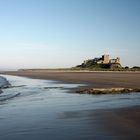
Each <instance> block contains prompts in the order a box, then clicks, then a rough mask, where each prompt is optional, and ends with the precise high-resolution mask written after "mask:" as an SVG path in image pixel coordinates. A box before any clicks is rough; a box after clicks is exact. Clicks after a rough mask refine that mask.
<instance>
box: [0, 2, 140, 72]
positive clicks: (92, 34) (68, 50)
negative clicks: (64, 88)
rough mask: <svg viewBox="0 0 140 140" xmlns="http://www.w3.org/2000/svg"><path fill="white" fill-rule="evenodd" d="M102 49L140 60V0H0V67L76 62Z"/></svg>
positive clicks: (139, 62) (126, 60)
mask: <svg viewBox="0 0 140 140" xmlns="http://www.w3.org/2000/svg"><path fill="white" fill-rule="evenodd" d="M102 54H110V55H111V57H113V58H114V57H117V56H120V57H121V61H122V64H123V65H128V66H132V65H139V66H140V0H0V69H18V68H55V67H57V68H58V67H71V66H75V65H77V64H80V63H82V61H83V60H84V59H88V58H94V57H100V56H101V55H102Z"/></svg>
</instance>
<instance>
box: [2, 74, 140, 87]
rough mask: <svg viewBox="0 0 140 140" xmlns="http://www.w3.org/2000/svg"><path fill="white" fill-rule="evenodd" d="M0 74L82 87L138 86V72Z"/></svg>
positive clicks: (139, 76)
mask: <svg viewBox="0 0 140 140" xmlns="http://www.w3.org/2000/svg"><path fill="white" fill-rule="evenodd" d="M0 74H5V75H15V76H23V77H29V78H33V79H44V80H54V81H58V82H62V83H73V84H85V86H83V87H84V88H85V87H86V88H120V87H122V88H140V72H116V71H115V72H110V71H109V72H101V71H99V72H97V71H96V72H81V71H80V72H74V71H72V72H66V71H65V72H62V71H7V72H0ZM81 88H82V87H81Z"/></svg>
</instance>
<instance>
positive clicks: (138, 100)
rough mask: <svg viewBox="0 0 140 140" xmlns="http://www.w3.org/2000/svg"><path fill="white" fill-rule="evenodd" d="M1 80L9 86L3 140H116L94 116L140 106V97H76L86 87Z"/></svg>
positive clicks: (1, 107) (1, 108) (0, 120)
mask: <svg viewBox="0 0 140 140" xmlns="http://www.w3.org/2000/svg"><path fill="white" fill-rule="evenodd" d="M1 76H2V77H1ZM1 76H0V85H3V84H7V82H5V81H8V83H10V86H9V87H8V88H3V87H1V90H2V91H3V92H2V93H1V94H0V140H106V139H107V140H117V139H121V138H118V137H117V136H116V135H113V134H110V133H108V132H106V131H103V129H101V127H100V124H99V121H98V120H97V116H94V112H96V111H98V110H104V109H118V108H124V107H133V106H139V105H140V93H131V94H116V95H88V94H77V93H75V92H74V90H72V89H75V88H76V87H79V86H84V85H83V84H68V83H62V82H59V81H51V80H40V79H31V78H26V77H18V76H9V75H1ZM3 77H4V78H3ZM1 79H2V80H1ZM4 79H5V80H4ZM8 85H9V84H8ZM93 86H94V85H93ZM91 112H92V113H91ZM123 138H124V137H123Z"/></svg>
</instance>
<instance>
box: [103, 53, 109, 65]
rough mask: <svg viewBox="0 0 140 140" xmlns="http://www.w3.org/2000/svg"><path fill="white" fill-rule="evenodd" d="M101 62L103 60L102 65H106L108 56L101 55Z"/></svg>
mask: <svg viewBox="0 0 140 140" xmlns="http://www.w3.org/2000/svg"><path fill="white" fill-rule="evenodd" d="M102 60H103V64H108V63H109V60H110V59H109V55H106V54H105V55H102Z"/></svg>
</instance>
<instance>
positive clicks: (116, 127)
mask: <svg viewBox="0 0 140 140" xmlns="http://www.w3.org/2000/svg"><path fill="white" fill-rule="evenodd" d="M4 74H9V75H16V76H25V77H30V78H36V79H47V80H58V81H63V82H68V83H80V84H81V83H83V84H88V85H87V86H90V87H91V86H92V87H103V88H104V87H131V88H139V87H140V73H139V72H37V71H36V72H35V71H32V72H28V71H18V72H5V73H4ZM91 98H92V97H91ZM93 98H94V97H93ZM81 112H82V113H81ZM85 112H86V113H85V114H86V115H88V116H89V120H90V125H91V126H92V123H91V122H92V121H93V125H94V121H96V123H98V126H99V127H100V129H102V130H103V131H106V133H108V134H109V136H110V138H109V139H113V140H132V139H133V140H139V139H140V119H139V118H140V106H130V107H126V108H118V109H114V110H113V109H106V110H94V111H91V110H89V111H88V110H87V111H85ZM79 113H80V115H78V116H81V114H84V110H83V111H80V112H79ZM75 114H78V112H67V113H65V114H64V115H63V118H62V119H65V118H67V117H71V116H72V117H74V116H75ZM76 117H77V115H76ZM93 127H94V126H93ZM93 133H94V132H93Z"/></svg>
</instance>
